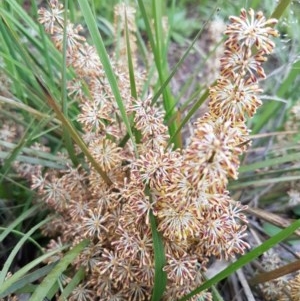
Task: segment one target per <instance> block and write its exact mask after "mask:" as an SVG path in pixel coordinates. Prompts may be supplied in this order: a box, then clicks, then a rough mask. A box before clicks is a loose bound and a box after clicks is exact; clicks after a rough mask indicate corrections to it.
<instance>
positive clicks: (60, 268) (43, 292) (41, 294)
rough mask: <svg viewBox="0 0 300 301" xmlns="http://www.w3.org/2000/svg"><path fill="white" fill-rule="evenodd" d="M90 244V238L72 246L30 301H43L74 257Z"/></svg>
mask: <svg viewBox="0 0 300 301" xmlns="http://www.w3.org/2000/svg"><path fill="white" fill-rule="evenodd" d="M88 244H89V241H88V240H83V241H82V242H80V243H79V244H77V245H76V246H75V247H74V248H72V249H71V250H70V251H69V252H68V253H66V255H65V256H64V257H63V258H62V259H61V260H60V262H59V263H58V264H57V265H56V266H55V267H54V268H53V269H52V271H51V272H50V273H49V274H48V275H47V276H46V277H45V278H44V280H43V281H42V283H41V284H40V285H39V286H38V287H37V289H36V290H35V291H34V293H33V294H32V296H31V298H30V299H29V301H41V300H43V298H45V297H46V296H47V293H48V291H49V290H50V289H51V287H52V286H53V285H54V284H55V282H56V281H57V279H58V278H59V276H60V275H61V274H62V273H63V272H64V271H65V270H66V268H67V267H68V266H69V265H70V264H71V263H72V262H73V261H74V259H75V258H76V257H77V256H78V255H79V254H80V252H81V251H82V250H83V249H84V248H85V247H86V246H87V245H88Z"/></svg>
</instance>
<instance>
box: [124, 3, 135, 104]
mask: <svg viewBox="0 0 300 301" xmlns="http://www.w3.org/2000/svg"><path fill="white" fill-rule="evenodd" d="M124 14H125V37H126V50H127V62H128V71H129V79H130V89H131V96H132V97H133V98H134V99H137V97H138V95H137V90H136V84H135V76H134V67H133V61H132V58H133V56H135V55H136V54H135V53H132V52H131V47H130V40H129V30H128V19H127V13H126V8H125V9H124Z"/></svg>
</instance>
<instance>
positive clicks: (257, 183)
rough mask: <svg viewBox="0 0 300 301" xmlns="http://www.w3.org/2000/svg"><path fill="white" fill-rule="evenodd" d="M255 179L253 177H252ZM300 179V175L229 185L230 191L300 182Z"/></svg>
mask: <svg viewBox="0 0 300 301" xmlns="http://www.w3.org/2000/svg"><path fill="white" fill-rule="evenodd" d="M252 178H253V177H252ZM299 179H300V175H297V176H281V177H280V178H278V177H276V178H267V179H258V180H252V181H247V182H237V183H233V184H230V185H229V189H241V188H245V187H249V186H255V187H260V186H265V185H270V184H276V183H281V182H288V183H289V182H291V181H298V180H299Z"/></svg>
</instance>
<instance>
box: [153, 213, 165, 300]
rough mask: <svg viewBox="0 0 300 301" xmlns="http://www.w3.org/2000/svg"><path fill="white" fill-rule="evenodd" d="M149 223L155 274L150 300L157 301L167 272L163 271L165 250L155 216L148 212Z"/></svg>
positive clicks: (162, 289)
mask: <svg viewBox="0 0 300 301" xmlns="http://www.w3.org/2000/svg"><path fill="white" fill-rule="evenodd" d="M150 223H151V231H152V239H153V247H154V261H155V275H154V287H153V291H152V299H151V301H159V300H160V299H161V297H162V295H163V293H164V291H165V288H166V284H167V274H166V272H164V271H163V267H164V266H165V264H166V257H165V251H164V246H163V241H162V237H161V234H160V233H159V232H158V231H157V228H156V221H155V217H154V215H153V213H152V212H150Z"/></svg>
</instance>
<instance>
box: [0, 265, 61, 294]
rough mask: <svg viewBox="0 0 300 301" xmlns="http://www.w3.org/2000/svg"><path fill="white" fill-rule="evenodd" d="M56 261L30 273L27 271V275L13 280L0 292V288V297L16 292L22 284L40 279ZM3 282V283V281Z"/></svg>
mask: <svg viewBox="0 0 300 301" xmlns="http://www.w3.org/2000/svg"><path fill="white" fill-rule="evenodd" d="M57 263H58V262H53V263H50V264H49V265H46V266H44V267H42V268H40V269H38V270H36V271H34V272H32V273H29V274H27V275H25V276H24V277H21V278H20V279H19V280H17V281H16V282H14V283H13V284H12V285H10V286H9V288H8V289H6V290H5V291H3V292H1V290H2V288H1V290H0V298H4V297H6V296H7V295H9V294H12V293H14V292H16V291H17V290H20V289H21V288H23V287H24V286H26V285H28V284H30V283H32V282H34V281H36V280H39V279H41V278H42V277H44V276H45V275H47V274H48V273H49V272H50V271H51V270H52V269H53V267H54V266H55V265H56V264H57ZM4 284H5V283H4Z"/></svg>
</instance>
